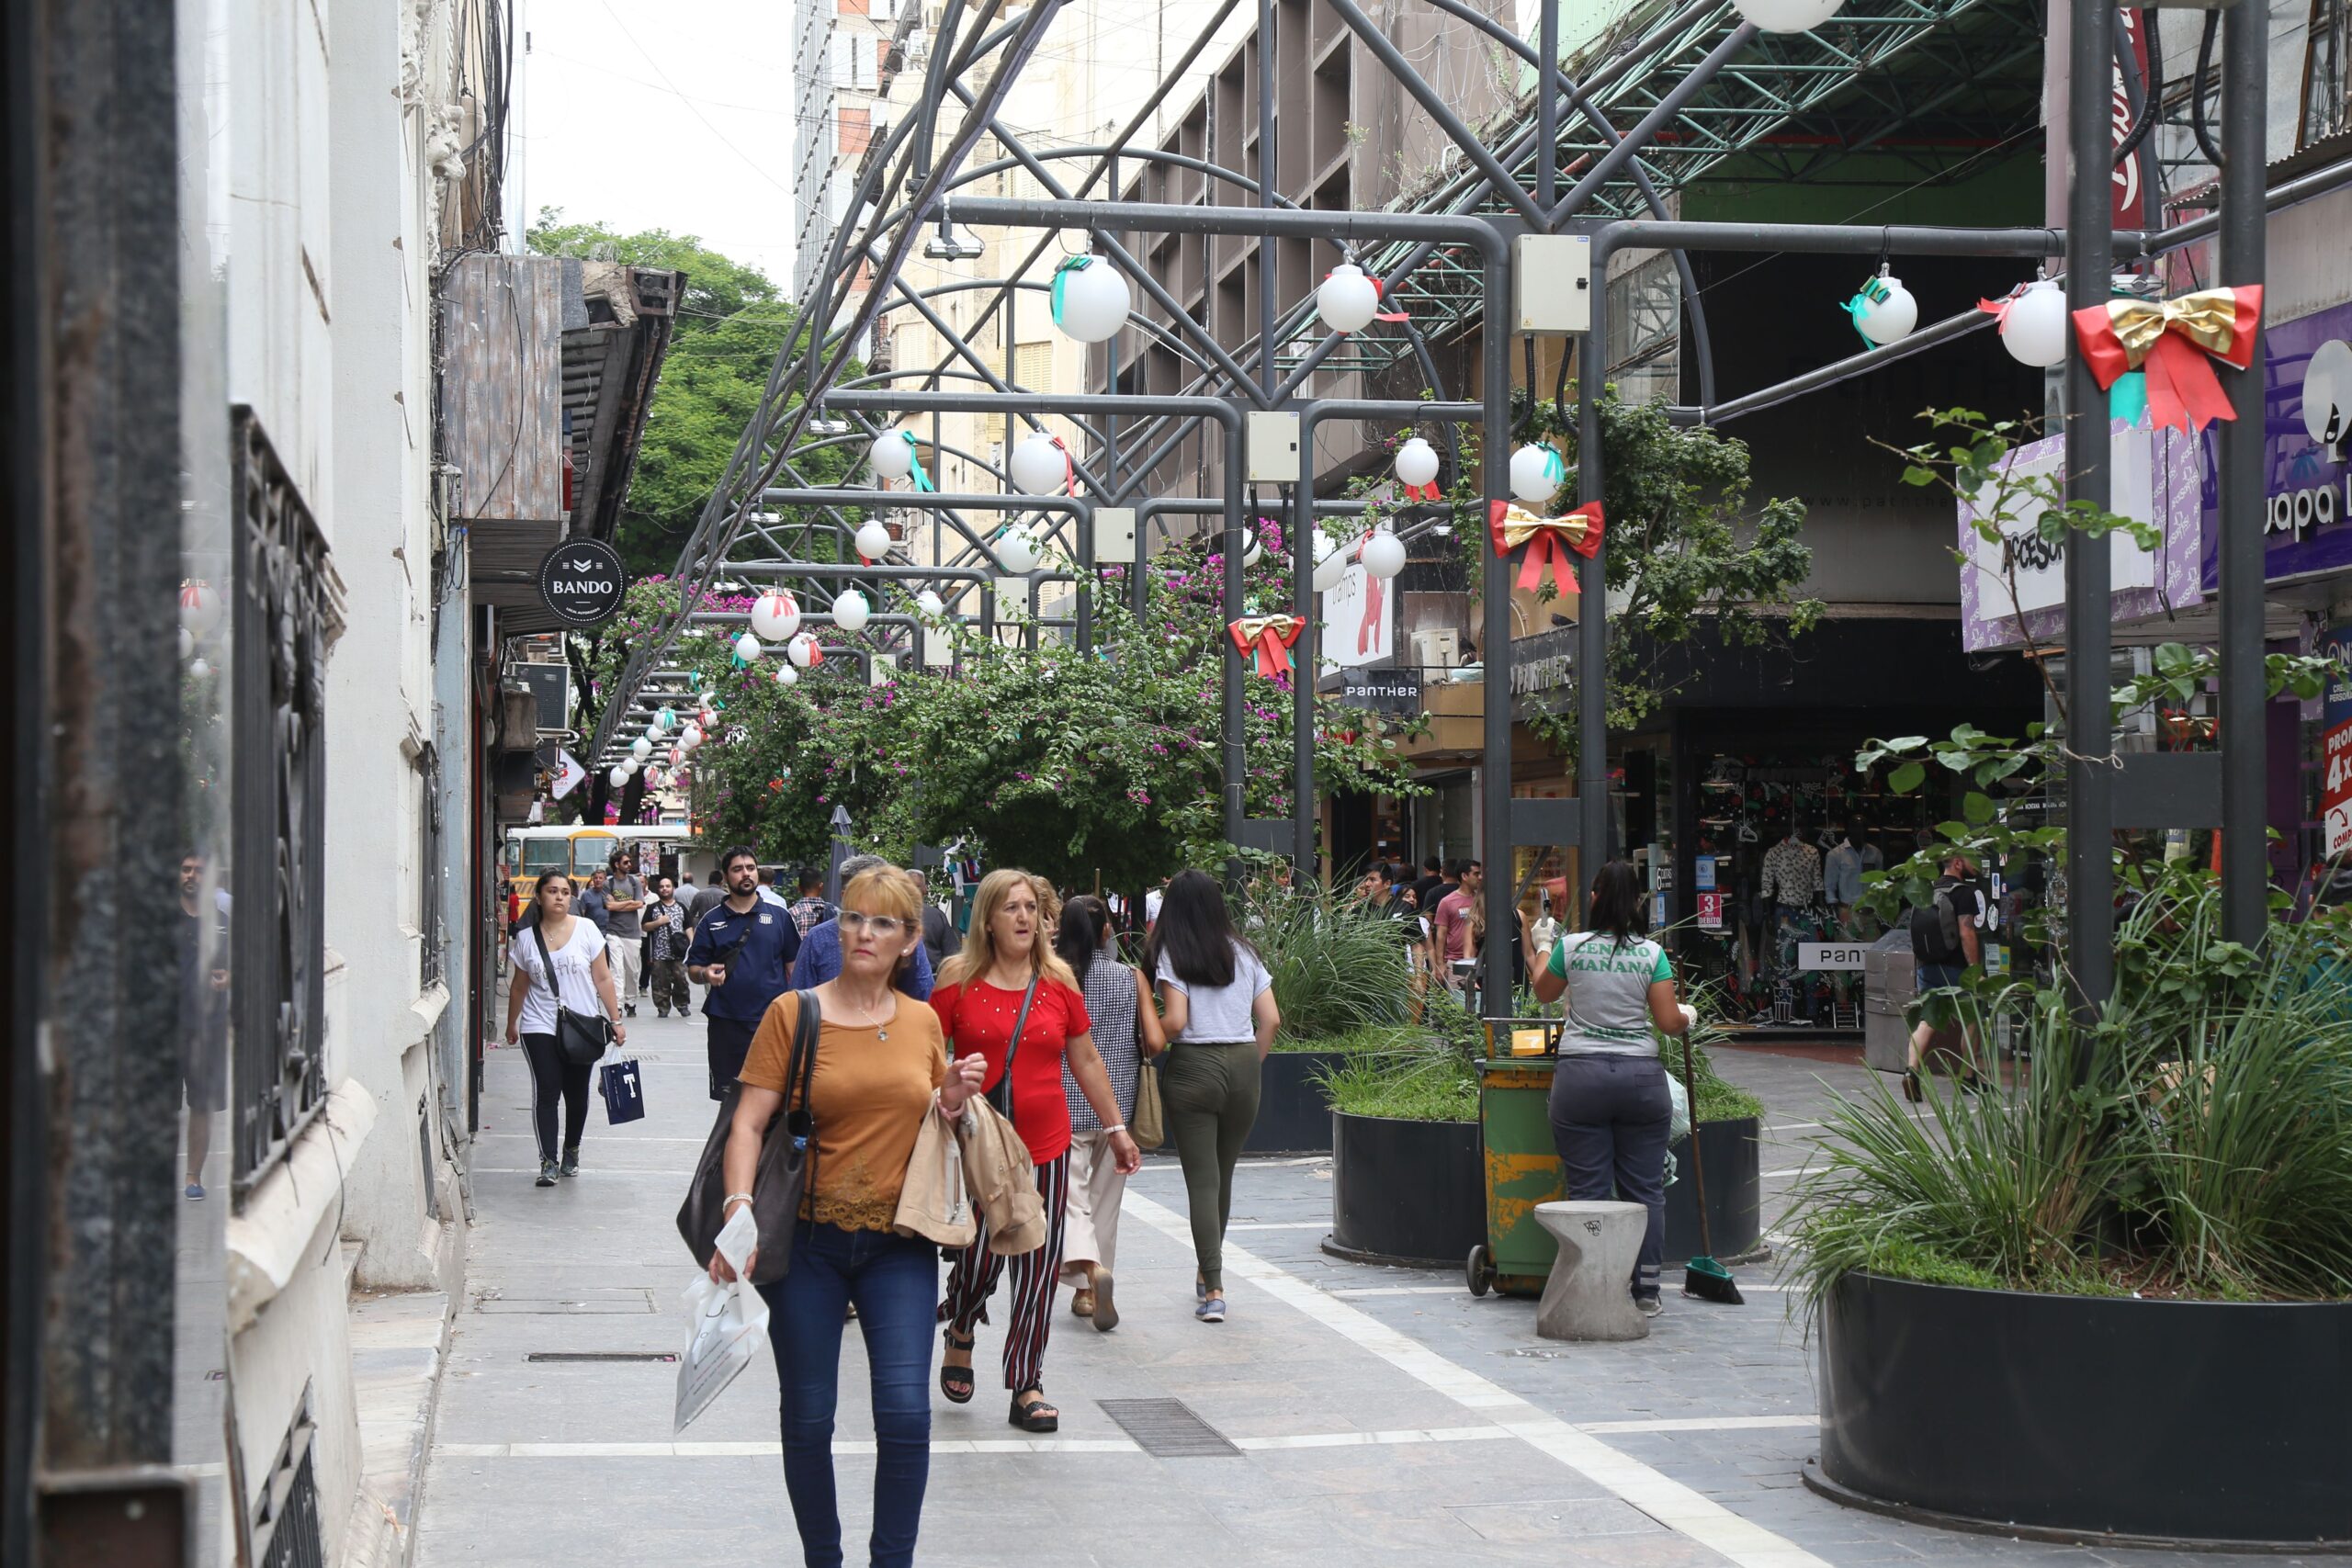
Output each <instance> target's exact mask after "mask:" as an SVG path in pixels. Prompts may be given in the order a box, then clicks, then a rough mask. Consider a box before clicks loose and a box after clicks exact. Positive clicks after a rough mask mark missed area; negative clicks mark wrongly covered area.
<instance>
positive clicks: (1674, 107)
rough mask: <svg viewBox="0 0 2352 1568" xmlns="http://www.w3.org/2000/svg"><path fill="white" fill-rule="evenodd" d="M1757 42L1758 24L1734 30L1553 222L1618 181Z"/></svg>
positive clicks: (1604, 160) (1613, 151)
mask: <svg viewBox="0 0 2352 1568" xmlns="http://www.w3.org/2000/svg"><path fill="white" fill-rule="evenodd" d="M1755 41H1756V24H1755V23H1754V22H1742V23H1740V24H1739V26H1737V27H1736V28H1732V30H1731V34H1730V36H1729V37H1727V38H1725V39H1724V41H1723V42H1721V43H1719V44H1717V45H1715V47H1714V48H1713V49H1711V50H1709V51H1707V54H1706V58H1705V59H1703V60H1702V61H1700V62H1699V63H1698V64H1696V65H1693V66H1692V67H1691V71H1690V73H1689V74H1688V75H1686V76H1684V77H1683V78H1682V80H1681V81H1679V82H1677V83H1676V84H1675V85H1674V86H1673V87H1672V88H1671V89H1670V90H1669V91H1668V93H1667V95H1666V96H1664V97H1662V98H1660V99H1659V100H1658V101H1657V107H1655V108H1653V109H1651V110H1650V112H1649V113H1647V114H1645V115H1644V116H1643V117H1642V118H1641V119H1640V121H1639V122H1638V123H1637V124H1635V125H1634V129H1633V130H1629V131H1627V132H1625V134H1624V136H1623V138H1622V139H1620V140H1619V141H1618V142H1617V144H1616V145H1615V146H1613V147H1611V148H1610V149H1609V151H1608V152H1604V153H1602V154H1601V155H1600V162H1599V163H1597V164H1593V166H1592V167H1591V168H1589V169H1588V170H1586V171H1585V174H1584V177H1583V178H1582V179H1580V180H1578V181H1577V183H1576V184H1575V185H1574V186H1571V187H1570V188H1569V190H1568V194H1567V195H1566V196H1564V197H1561V198H1560V200H1559V204H1558V205H1557V206H1555V207H1554V208H1552V209H1550V221H1551V222H1553V223H1557V222H1559V221H1560V220H1562V219H1564V218H1566V217H1567V216H1568V215H1569V214H1571V213H1573V212H1575V211H1576V210H1577V209H1578V208H1580V207H1582V206H1583V205H1584V204H1585V203H1586V202H1587V201H1588V200H1589V199H1591V197H1592V193H1593V192H1594V191H1597V190H1599V189H1600V187H1601V186H1603V185H1604V184H1606V183H1607V182H1608V181H1610V180H1612V179H1614V178H1616V176H1617V172H1618V171H1619V170H1620V169H1623V167H1624V166H1625V165H1626V164H1630V163H1632V162H1633V160H1634V154H1635V153H1637V152H1640V151H1641V150H1642V149H1643V148H1645V147H1646V146H1648V145H1649V144H1650V141H1651V139H1652V138H1654V137H1656V136H1657V133H1658V132H1659V131H1661V130H1665V129H1666V128H1667V126H1668V125H1669V124H1671V123H1673V120H1674V117H1675V116H1677V115H1679V114H1680V113H1681V112H1682V110H1683V109H1684V107H1686V106H1688V105H1689V104H1690V102H1691V99H1693V98H1695V97H1697V96H1699V94H1700V92H1701V91H1702V89H1704V88H1705V86H1706V85H1707V84H1708V83H1710V82H1712V81H1713V80H1714V79H1715V73H1716V72H1718V71H1721V70H1722V69H1723V68H1724V66H1725V65H1728V64H1730V63H1731V59H1732V56H1734V55H1736V54H1738V53H1740V52H1741V51H1744V50H1746V49H1747V46H1748V45H1749V44H1751V43H1754V42H1755ZM1550 96H1551V95H1550V94H1549V93H1546V94H1544V97H1545V98H1546V99H1548V98H1550Z"/></svg>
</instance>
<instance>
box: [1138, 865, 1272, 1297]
mask: <svg viewBox="0 0 2352 1568" xmlns="http://www.w3.org/2000/svg"><path fill="white" fill-rule="evenodd" d="M1145 959H1146V964H1145V967H1146V968H1148V970H1149V971H1150V973H1151V975H1152V976H1153V977H1154V978H1155V979H1156V980H1157V981H1158V982H1159V1006H1160V1012H1161V1022H1162V1023H1163V1025H1164V1026H1165V1028H1166V1030H1167V1032H1168V1038H1169V1040H1170V1041H1171V1042H1172V1043H1171V1044H1170V1047H1169V1052H1168V1065H1167V1066H1166V1067H1164V1068H1163V1069H1161V1072H1162V1077H1161V1079H1160V1101H1161V1104H1162V1107H1163V1108H1164V1110H1165V1112H1166V1115H1167V1118H1168V1137H1169V1141H1170V1142H1171V1143H1173V1144H1174V1145H1176V1157H1177V1158H1178V1160H1179V1161H1181V1162H1182V1165H1183V1167H1184V1195H1185V1198H1186V1200H1187V1201H1188V1203H1189V1205H1190V1207H1191V1209H1192V1211H1193V1216H1192V1217H1193V1257H1194V1258H1195V1259H1196V1260H1197V1261H1198V1262H1199V1264H1200V1277H1199V1278H1198V1279H1197V1280H1194V1281H1193V1298H1194V1299H1193V1316H1194V1317H1196V1318H1198V1319H1200V1321H1202V1322H1203V1323H1223V1322H1224V1321H1225V1273H1224V1259H1225V1227H1226V1223H1227V1221H1228V1220H1230V1219H1231V1218H1232V1217H1233V1163H1234V1161H1236V1160H1238V1159H1239V1158H1240V1157H1241V1145H1242V1144H1243V1142H1244V1141H1245V1140H1247V1139H1248V1138H1249V1136H1250V1127H1251V1126H1253V1125H1255V1124H1256V1122H1257V1120H1258V1078H1259V1069H1260V1064H1261V1063H1262V1062H1264V1061H1265V1059H1266V1053H1267V1052H1268V1051H1269V1050H1271V1049H1272V1047H1273V1043H1274V1031H1275V1029H1276V1028H1277V1027H1279V1026H1280V1025H1281V1023H1282V1015H1281V1014H1280V1013H1279V1012H1277V1011H1276V1010H1275V1008H1274V982H1273V976H1271V975H1269V974H1267V973H1266V966H1265V964H1263V963H1261V961H1260V960H1259V957H1258V954H1257V952H1256V951H1255V950H1254V949H1253V948H1251V947H1250V944H1249V943H1248V942H1243V941H1242V940H1241V939H1240V938H1239V937H1238V936H1236V935H1235V934H1234V931H1233V917H1232V915H1231V914H1230V913H1228V912H1227V909H1226V907H1225V890H1224V889H1223V888H1221V887H1219V886H1217V882H1216V878H1215V877H1213V876H1211V875H1210V874H1208V873H1207V872H1205V871H1187V872H1183V873H1182V874H1179V875H1178V876H1177V877H1176V878H1175V880H1173V881H1171V882H1170V883H1169V885H1168V896H1167V897H1166V898H1165V899H1163V900H1162V901H1161V903H1160V906H1159V919H1158V920H1157V921H1155V922H1154V923H1153V925H1152V928H1151V942H1150V943H1149V945H1148V947H1146V949H1145Z"/></svg>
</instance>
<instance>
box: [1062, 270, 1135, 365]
mask: <svg viewBox="0 0 2352 1568" xmlns="http://www.w3.org/2000/svg"><path fill="white" fill-rule="evenodd" d="M1133 303H1134V297H1133V296H1132V295H1130V294H1129V293H1128V292H1127V280H1126V278H1125V276H1122V275H1121V274H1120V272H1119V269H1118V268H1117V267H1115V266H1114V265H1111V263H1110V262H1109V261H1107V260H1105V259H1104V258H1103V257H1102V256H1098V255H1092V254H1088V255H1084V256H1072V257H1070V258H1069V260H1068V261H1066V262H1064V263H1062V265H1061V266H1060V267H1059V268H1058V269H1057V270H1056V272H1055V273H1054V324H1055V325H1056V326H1057V327H1059V328H1061V330H1062V334H1063V335H1064V336H1065V337H1069V338H1071V339H1073V340H1075V341H1077V342H1079V343H1105V342H1108V341H1109V340H1110V339H1112V338H1114V337H1116V336H1117V335H1118V333H1119V329H1120V328H1121V327H1124V326H1125V325H1126V324H1127V310H1128V308H1129V307H1130V306H1131V305H1132V304H1133Z"/></svg>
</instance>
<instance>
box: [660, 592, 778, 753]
mask: <svg viewBox="0 0 2352 1568" xmlns="http://www.w3.org/2000/svg"><path fill="white" fill-rule="evenodd" d="M799 629H800V605H799V604H798V602H797V601H796V600H795V599H794V598H793V597H792V595H791V594H789V593H786V592H781V591H780V590H776V589H770V590H769V591H768V592H765V593H763V594H761V595H760V596H759V597H758V598H757V599H754V600H752V636H754V637H758V638H759V639H760V640H761V641H762V642H782V641H784V640H785V639H786V637H790V636H791V635H792V634H793V633H794V632H797V631H798V630H799ZM669 712H670V710H669V709H668V708H663V709H662V714H663V716H665V718H666V716H668V714H669ZM662 728H665V729H666V728H669V726H668V725H667V724H666V723H665V724H664V725H663V726H662Z"/></svg>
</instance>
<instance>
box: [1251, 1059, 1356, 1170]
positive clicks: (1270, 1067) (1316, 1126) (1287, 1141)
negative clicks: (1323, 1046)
mask: <svg viewBox="0 0 2352 1568" xmlns="http://www.w3.org/2000/svg"><path fill="white" fill-rule="evenodd" d="M1345 1055H1346V1054H1345V1053H1344V1052H1340V1051H1276V1052H1274V1053H1272V1055H1269V1056H1267V1058H1266V1062H1265V1069H1264V1072H1263V1073H1262V1074H1261V1077H1260V1078H1259V1091H1258V1120H1257V1122H1256V1123H1255V1124H1254V1125H1252V1126H1251V1127H1250V1138H1249V1141H1248V1142H1247V1143H1245V1144H1243V1145H1241V1148H1242V1152H1243V1153H1245V1154H1253V1155H1272V1154H1284V1155H1322V1154H1329V1153H1330V1152H1331V1102H1330V1101H1329V1100H1326V1099H1325V1098H1324V1097H1323V1086H1322V1084H1321V1083H1320V1082H1318V1081H1317V1078H1318V1076H1319V1075H1320V1074H1322V1073H1323V1072H1324V1071H1326V1070H1327V1069H1328V1068H1329V1067H1330V1066H1332V1065H1334V1064H1335V1063H1338V1062H1340V1061H1341V1060H1343V1059H1344V1058H1345Z"/></svg>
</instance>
